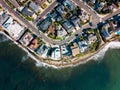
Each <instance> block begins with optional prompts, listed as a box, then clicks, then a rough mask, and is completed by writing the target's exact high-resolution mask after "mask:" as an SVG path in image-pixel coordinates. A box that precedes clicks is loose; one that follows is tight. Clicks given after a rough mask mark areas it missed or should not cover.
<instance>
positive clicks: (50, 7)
mask: <svg viewBox="0 0 120 90" xmlns="http://www.w3.org/2000/svg"><path fill="white" fill-rule="evenodd" d="M57 4H58V3H57V1H56V0H55V1H54V2H53V3H52V4H51V5H50V6H49V7H48V8H46V9H45V10H44V11H43V12H42V13H41V14H40V15H39V17H44V16H45V15H46V14H47V13H48V12H50V11H51V10H52V9H53V8H54V7H55V6H56V5H57Z"/></svg>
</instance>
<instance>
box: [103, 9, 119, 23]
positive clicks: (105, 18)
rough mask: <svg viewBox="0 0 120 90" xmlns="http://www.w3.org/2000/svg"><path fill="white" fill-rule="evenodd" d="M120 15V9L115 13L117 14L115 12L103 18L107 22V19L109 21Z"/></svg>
mask: <svg viewBox="0 0 120 90" xmlns="http://www.w3.org/2000/svg"><path fill="white" fill-rule="evenodd" d="M119 13H120V9H118V10H117V11H115V12H113V13H110V14H109V15H107V16H106V17H104V18H102V21H105V20H107V19H109V18H111V17H113V16H115V15H117V14H119Z"/></svg>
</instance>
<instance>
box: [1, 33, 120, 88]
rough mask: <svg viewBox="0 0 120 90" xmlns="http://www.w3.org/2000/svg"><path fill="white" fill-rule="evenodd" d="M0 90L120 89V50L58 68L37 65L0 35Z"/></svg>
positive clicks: (112, 50) (109, 51) (113, 50)
mask: <svg viewBox="0 0 120 90" xmlns="http://www.w3.org/2000/svg"><path fill="white" fill-rule="evenodd" d="M0 90H120V50H119V49H109V50H108V51H107V52H106V54H105V56H104V58H103V60H101V61H100V62H98V61H94V60H91V61H89V62H87V63H86V64H82V65H78V66H76V67H69V68H64V69H59V70H58V69H54V68H49V67H38V66H36V62H35V61H34V60H32V59H31V58H30V57H29V56H28V55H27V53H26V52H24V51H23V50H22V49H21V48H19V47H18V46H16V45H15V44H13V42H12V41H10V40H8V39H7V38H6V37H5V36H3V35H0Z"/></svg>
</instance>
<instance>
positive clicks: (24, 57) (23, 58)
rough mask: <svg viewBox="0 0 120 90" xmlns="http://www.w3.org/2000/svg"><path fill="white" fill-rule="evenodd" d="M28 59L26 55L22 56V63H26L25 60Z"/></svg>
mask: <svg viewBox="0 0 120 90" xmlns="http://www.w3.org/2000/svg"><path fill="white" fill-rule="evenodd" d="M28 58H29V56H28V55H24V56H23V57H22V60H21V61H22V62H24V61H26V60H27V59H28Z"/></svg>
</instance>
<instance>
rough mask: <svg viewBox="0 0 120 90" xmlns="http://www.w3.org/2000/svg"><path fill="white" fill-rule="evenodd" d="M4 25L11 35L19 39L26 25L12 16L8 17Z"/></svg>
mask: <svg viewBox="0 0 120 90" xmlns="http://www.w3.org/2000/svg"><path fill="white" fill-rule="evenodd" d="M2 26H3V27H4V28H5V30H6V31H7V32H8V33H9V34H10V36H12V37H13V38H14V39H16V40H17V39H19V37H20V36H21V34H22V33H23V32H24V27H23V26H21V25H20V24H19V23H18V22H16V21H15V20H14V19H13V18H11V17H8V19H7V20H6V21H5V22H4V23H3V24H2Z"/></svg>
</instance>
